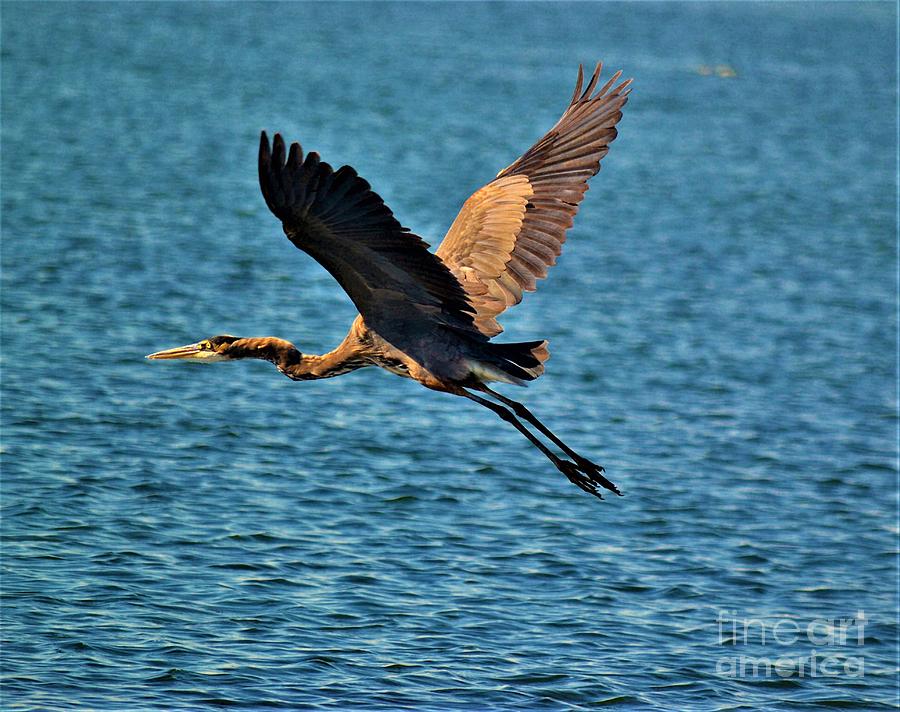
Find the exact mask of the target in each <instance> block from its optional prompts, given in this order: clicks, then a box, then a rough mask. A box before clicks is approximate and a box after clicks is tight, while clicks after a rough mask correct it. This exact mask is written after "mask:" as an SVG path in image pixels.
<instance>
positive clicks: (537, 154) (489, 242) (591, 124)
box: [437, 64, 631, 336]
mask: <svg viewBox="0 0 900 712" xmlns="http://www.w3.org/2000/svg"><path fill="white" fill-rule="evenodd" d="M601 67H602V65H601V64H598V65H597V68H596V70H595V71H594V74H593V76H592V77H591V80H590V82H589V83H588V85H587V87H586V88H585V89H584V91H582V84H583V82H584V71H583V69H582V67H580V66H579V68H578V83H577V84H576V86H575V93H574V94H573V96H572V101H571V102H570V103H569V106H568V108H567V109H566V111H565V113H564V114H563V115H562V117H561V118H560V120H559V121H557V122H556V125H555V126H554V127H553V128H552V129H550V131H548V132H547V134H546V135H545V136H544V137H543V138H541V140H540V141H538V142H537V143H536V144H535V145H534V146H532V147H531V148H530V149H529V150H528V151H527V152H526V153H525V154H524V155H523V156H522V157H521V158H519V159H518V160H517V161H516V162H515V163H513V164H512V165H511V166H509V167H508V168H505V169H504V170H502V171H500V173H499V174H498V175H497V177H496V178H495V179H494V180H493V181H491V182H490V183H488V184H487V185H485V186H484V187H483V188H481V189H480V190H478V191H477V192H476V193H474V194H473V195H472V196H471V197H470V198H469V199H468V200H467V201H466V202H465V204H464V205H463V207H462V209H461V210H460V212H459V215H458V216H457V217H456V220H455V221H454V222H453V225H451V227H450V230H449V232H448V233H447V235H446V237H445V238H444V240H443V242H441V244H440V246H439V247H438V249H437V254H438V256H439V257H441V259H442V260H443V261H444V263H445V264H446V265H447V266H448V267H449V268H450V270H451V271H452V272H453V274H454V275H456V277H457V279H458V280H459V281H460V283H461V284H462V285H463V287H464V288H465V290H466V292H467V293H468V295H469V300H470V301H471V303H472V305H473V306H474V307H475V309H476V316H475V323H476V325H477V327H478V329H479V330H480V331H481V332H482V333H483V334H485V335H486V336H494V335H496V334H499V333H500V332H501V331H502V330H503V329H502V327H501V326H500V324H498V323H497V320H496V317H497V316H498V315H499V314H500V313H501V312H503V311H504V310H505V309H507V308H508V307H510V306H513V305H514V304H518V303H519V302H520V301H522V292H523V290H525V291H533V290H534V289H535V286H536V285H535V280H537V279H543V278H544V277H546V276H547V269H548V268H549V267H551V266H552V265H553V264H555V262H556V257H557V256H558V255H559V253H560V251H561V250H562V244H563V242H564V241H565V239H566V230H567V229H568V228H570V227H571V226H572V222H573V219H574V217H575V213H576V212H578V204H579V203H580V202H581V199H582V198H583V197H584V193H585V192H586V191H587V189H588V185H587V182H588V179H589V178H590V177H591V176H593V175H595V174H596V173H597V171H599V170H600V159H601V158H603V156H605V155H606V153H607V152H608V151H609V144H610V143H611V142H612V140H613V139H614V138H615V137H616V123H617V122H618V121H619V119H620V118H622V107H623V106H624V105H625V102H626V101H627V97H628V94H629V92H630V91H631V90H630V89H628V85H629V84H631V80H630V79H629V80H627V81H623V82H621V83H620V84H618V85H616V82H618V80H619V78H620V77H621V75H622V73H621V72H617V73H616V74H615V75H613V77H612V78H611V79H610V80H609V81H608V82H607V83H606V84H605V85H604V86H603V87H602V88H601V89H600V90H599V91H597V92H596V93H594V89H595V88H596V86H597V83H598V81H599V79H600V70H601Z"/></svg>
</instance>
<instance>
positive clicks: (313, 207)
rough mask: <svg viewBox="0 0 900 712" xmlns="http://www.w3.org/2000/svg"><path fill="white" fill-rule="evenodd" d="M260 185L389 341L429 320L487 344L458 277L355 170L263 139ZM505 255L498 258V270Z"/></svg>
mask: <svg viewBox="0 0 900 712" xmlns="http://www.w3.org/2000/svg"><path fill="white" fill-rule="evenodd" d="M259 183H260V188H261V189H262V193H263V197H264V198H265V200H266V204H267V205H268V206H269V209H270V210H271V211H272V212H273V213H274V214H275V216H276V217H278V218H279V219H280V220H281V221H282V225H283V227H284V232H285V234H286V235H287V236H288V239H290V241H291V242H292V243H294V245H296V246H297V247H298V248H300V249H301V250H303V251H304V252H306V253H308V254H309V255H310V256H311V257H313V258H314V259H315V260H316V261H318V262H319V263H320V264H321V265H322V266H323V267H325V269H327V270H328V271H329V272H330V273H331V274H332V276H334V278H335V279H336V280H337V281H338V283H340V285H341V286H342V287H343V288H344V291H346V292H347V294H348V295H349V296H350V299H351V300H353V303H354V304H355V305H356V308H357V309H358V310H359V312H360V314H362V317H363V319H364V320H365V321H366V323H367V324H369V326H371V327H373V328H376V329H377V330H378V331H379V333H381V334H382V335H383V336H384V337H385V338H388V339H389V340H390V339H391V338H393V340H394V342H398V345H401V343H402V341H403V339H404V337H405V336H406V334H405V333H404V329H406V330H409V329H412V328H413V325H412V324H411V323H410V320H414V319H416V318H417V317H421V318H422V319H427V320H430V321H431V322H432V323H435V324H441V325H445V326H448V327H452V328H453V329H456V330H458V331H463V332H467V333H471V334H472V336H473V337H474V338H476V339H478V340H486V337H485V336H484V335H483V334H482V333H481V332H479V331H478V330H477V329H476V327H475V324H474V320H473V313H474V311H475V310H474V307H473V305H472V304H471V303H470V301H469V299H470V297H469V296H468V293H467V291H466V290H465V289H464V288H463V286H462V285H461V284H460V282H459V280H458V279H457V277H455V276H454V275H453V274H452V273H451V272H450V270H449V269H448V268H447V266H446V265H445V264H444V263H443V262H442V261H441V259H440V258H439V257H437V256H436V255H434V254H432V253H431V252H429V251H428V245H427V244H426V243H425V242H424V241H423V240H422V239H421V238H420V237H418V236H417V235H414V234H413V233H411V232H410V231H409V230H408V229H407V228H405V227H403V226H402V225H401V224H400V223H399V222H398V221H397V219H396V218H395V217H394V214H393V213H392V212H391V210H390V208H388V207H387V206H386V205H385V204H384V201H383V200H382V199H381V198H380V197H379V196H378V195H377V194H376V193H375V192H373V191H372V189H371V187H370V185H369V183H368V182H367V181H365V180H364V179H363V178H360V177H359V176H358V175H357V173H356V171H355V170H353V169H352V168H351V167H349V166H343V167H342V168H339V169H338V170H336V171H335V170H333V169H332V168H331V166H330V165H328V164H327V163H325V162H323V161H322V160H321V159H320V158H319V155H318V154H317V153H314V152H312V153H308V154H307V155H306V156H305V158H304V156H303V151H302V149H301V148H300V145H299V144H297V143H294V144H292V145H291V148H290V153H289V154H288V155H287V156H285V144H284V140H283V139H282V138H281V136H280V135H279V134H275V138H274V140H273V142H272V147H271V150H270V147H269V139H268V137H267V136H266V134H265V132H263V133H262V136H261V137H260V147H259ZM504 254H505V253H504V252H502V251H501V252H500V253H498V254H497V255H494V256H493V258H491V259H493V260H494V261H495V262H496V264H497V265H498V267H497V269H500V268H501V267H502V262H503V255H504ZM479 259H480V260H481V261H483V260H485V259H487V258H484V257H479ZM476 291H477V290H476ZM419 323H420V324H422V323H423V322H419Z"/></svg>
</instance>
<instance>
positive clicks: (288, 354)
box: [228, 336, 369, 381]
mask: <svg viewBox="0 0 900 712" xmlns="http://www.w3.org/2000/svg"><path fill="white" fill-rule="evenodd" d="M228 356H229V357H230V358H233V359H244V358H256V359H261V360H263V361H268V362H269V363H272V364H275V366H276V368H278V370H279V371H281V372H282V373H283V374H284V375H285V376H287V377H288V378H290V379H293V380H295V381H312V380H316V379H319V378H333V377H334V376H340V375H342V374H344V373H349V372H350V371H355V370H356V369H357V368H362V367H363V366H367V365H369V364H368V362H367V361H364V360H362V359H361V358H359V356H358V354H355V353H353V352H352V351H351V350H350V349H348V348H346V347H345V345H344V344H341V345H340V346H338V347H337V348H336V349H334V350H333V351H329V352H328V353H327V354H321V355H319V354H304V353H301V352H300V350H299V349H297V347H296V346H294V345H293V344H292V343H291V342H290V341H285V340H284V339H278V338H275V337H274V336H262V337H254V338H249V339H238V340H237V341H235V342H234V343H232V344H231V346H230V348H229V349H228Z"/></svg>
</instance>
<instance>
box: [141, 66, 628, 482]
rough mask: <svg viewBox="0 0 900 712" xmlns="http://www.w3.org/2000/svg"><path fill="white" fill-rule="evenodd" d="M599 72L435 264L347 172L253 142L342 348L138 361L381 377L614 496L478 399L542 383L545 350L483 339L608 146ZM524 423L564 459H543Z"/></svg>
mask: <svg viewBox="0 0 900 712" xmlns="http://www.w3.org/2000/svg"><path fill="white" fill-rule="evenodd" d="M601 67H602V64H598V65H597V68H596V69H595V71H594V74H593V76H592V77H591V80H590V81H589V82H588V85H587V87H585V88H584V90H583V91H582V85H583V82H584V72H583V69H582V67H580V66H579V68H578V81H577V84H576V86H575V92H574V94H573V95H572V100H571V101H570V102H569V105H568V107H567V108H566V110H565V112H564V113H563V115H562V117H561V118H560V120H559V121H557V122H556V124H555V125H554V126H553V128H551V129H550V131H548V132H547V134H546V135H545V136H543V138H541V139H540V140H539V141H538V142H537V143H536V144H534V146H532V147H531V148H530V149H528V151H526V152H525V154H524V155H523V156H522V157H521V158H519V159H518V160H517V161H515V163H513V164H512V165H511V166H509V167H508V168H504V169H503V170H502V171H500V173H498V174H497V177H496V178H494V180H492V181H491V182H490V183H488V184H487V185H485V186H484V187H482V188H481V189H480V190H478V191H476V192H475V193H474V194H473V195H472V196H471V197H470V198H469V199H468V200H467V201H466V202H465V203H464V204H463V206H462V209H461V210H460V212H459V215H457V217H456V220H454V222H453V224H452V225H451V226H450V230H449V232H448V233H447V235H446V237H445V238H444V240H443V242H442V243H441V245H440V247H438V249H437V252H436V253H431V252H429V251H428V245H427V244H426V243H425V242H423V241H422V239H421V238H419V237H418V236H417V235H414V234H413V233H411V232H410V231H409V229H408V228H405V227H403V226H401V225H400V223H399V222H398V221H397V219H396V218H395V217H394V215H393V213H392V212H391V210H390V209H389V208H388V207H387V206H386V205H385V204H384V202H383V201H382V199H381V198H380V197H379V196H378V195H377V194H375V193H374V192H373V191H372V190H371V188H370V186H369V183H368V182H366V181H365V180H364V179H362V178H360V177H359V176H358V175H357V173H356V171H355V170H353V169H352V168H351V167H350V166H343V167H342V168H339V169H338V170H336V171H335V170H333V169H332V168H331V166H330V165H328V164H327V163H324V162H323V161H321V160H320V159H319V155H318V154H317V153H309V154H307V155H306V158H305V159H304V156H303V152H302V150H301V148H300V145H299V144H297V143H294V144H292V145H291V148H290V152H289V154H288V155H287V156H285V145H284V141H283V140H282V138H281V136H280V135H279V134H275V139H274V141H273V144H272V148H271V151H270V148H269V139H268V137H267V136H266V133H265V132H263V133H262V136H261V139H260V146H259V183H260V187H261V188H262V193H263V196H264V197H265V200H266V204H267V205H268V206H269V209H270V210H271V211H272V212H273V213H274V214H275V216H276V217H278V218H279V219H280V220H281V222H282V226H283V228H284V232H285V234H286V235H287V237H288V239H289V240H290V241H291V242H293V243H294V245H296V246H297V247H299V248H300V249H301V250H303V251H304V252H306V253H308V254H309V255H310V256H312V257H313V258H314V259H315V260H317V261H318V262H319V263H320V264H321V265H322V266H323V267H325V269H327V270H328V271H329V272H330V273H331V275H332V276H333V277H334V278H335V279H336V280H337V281H338V283H339V284H340V285H341V287H343V288H344V291H346V292H347V294H348V295H349V296H350V299H351V300H352V301H353V304H354V305H355V306H356V308H357V309H358V310H359V316H357V317H356V319H355V321H354V322H353V324H352V326H351V327H350V332H349V333H348V334H347V336H346V338H345V339H344V340H343V341H342V342H341V343H340V345H339V346H338V347H337V348H336V349H334V350H333V351H329V352H328V353H327V354H324V355H321V356H318V355H312V354H304V353H301V352H300V351H299V350H298V349H297V348H296V347H295V346H294V345H293V344H291V343H290V342H288V341H284V340H283V339H278V338H274V337H268V336H267V337H260V338H238V337H236V336H227V335H223V336H214V337H212V338H209V339H205V340H203V341H199V342H197V343H195V344H189V345H187V346H180V347H178V348H174V349H169V350H167V351H159V352H157V353H154V354H150V355H149V356H148V357H147V358H151V359H194V360H200V361H204V362H206V363H210V362H213V361H231V360H235V359H244V358H255V359H263V360H265V361H269V362H271V363H273V364H274V365H275V366H276V367H277V368H278V370H279V371H281V373H283V374H284V375H285V376H287V377H288V378H291V379H293V380H295V381H304V380H310V379H317V378H331V377H332V376H340V375H342V374H344V373H349V372H350V371H354V370H356V369H358V368H362V367H364V366H381V367H382V368H384V369H387V370H388V371H390V372H391V373H395V374H397V375H399V376H404V377H406V378H411V379H413V380H415V381H418V382H419V383H421V384H422V385H423V386H425V387H427V388H431V389H433V390H436V391H442V392H444V393H452V394H453V395H457V396H463V397H465V398H468V399H469V400H472V401H475V402H476V403H478V404H480V405H483V406H484V407H486V408H490V409H491V410H492V411H494V412H495V413H496V414H497V415H499V416H500V417H501V418H502V419H503V420H505V421H506V422H508V423H510V424H512V425H513V426H515V427H516V428H517V429H518V430H519V432H521V433H522V434H523V435H524V436H525V437H526V438H528V440H529V441H531V443H532V444H533V445H534V446H535V447H536V448H538V449H539V450H540V451H541V452H542V453H543V454H544V455H545V456H546V457H547V458H548V459H549V460H550V461H551V462H552V463H553V464H554V465H555V466H556V467H557V468H558V469H559V470H560V471H561V472H562V473H563V474H565V475H566V477H568V478H569V480H571V481H572V482H573V483H575V484H576V485H578V486H579V487H580V488H581V489H583V490H584V491H586V492H589V493H590V494H592V495H595V496H596V497H600V498H601V499H602V497H601V495H600V492H599V491H598V487H605V488H606V489H608V490H610V491H612V492H615V493H616V494H621V493H620V492H619V490H618V489H617V488H616V486H615V485H614V484H613V483H612V482H610V481H609V480H608V479H606V477H604V476H603V472H604V470H603V468H602V467H601V466H600V465H597V464H595V463H593V462H591V461H590V460H588V459H587V458H585V457H582V456H581V455H579V454H578V453H576V452H575V451H574V450H572V449H571V448H570V447H569V446H568V445H566V444H565V443H564V442H563V441H562V440H560V439H559V438H558V437H557V436H556V435H554V434H553V433H552V432H551V431H550V429H549V428H547V427H546V426H545V425H544V424H543V423H541V421H539V420H538V419H537V418H536V417H535V416H534V415H533V414H532V413H531V412H530V411H529V410H528V409H527V408H526V407H525V406H524V405H522V404H521V403H518V402H516V401H514V400H510V399H509V398H507V397H505V396H503V395H501V394H499V393H497V392H495V391H493V390H492V389H490V388H489V387H488V386H487V383H488V382H491V381H499V382H502V383H513V384H518V385H524V382H525V381H531V380H534V379H535V378H537V377H538V376H540V375H541V374H542V373H543V371H544V361H546V359H547V358H548V356H549V352H548V351H547V342H546V341H526V342H523V343H507V344H498V343H493V342H492V341H491V338H492V337H494V336H496V335H497V334H499V333H500V332H501V331H502V329H501V327H500V325H499V324H498V323H497V317H498V316H499V315H500V314H501V313H502V312H503V311H504V310H505V309H507V308H508V307H510V306H513V305H515V304H518V303H519V302H520V301H521V300H522V292H523V291H533V290H534V289H535V280H537V279H542V278H544V277H546V275H547V268H548V267H550V266H552V265H553V264H554V263H555V262H556V257H557V255H559V253H560V251H561V249H562V244H563V242H564V241H565V235H566V230H567V229H568V228H569V227H571V225H572V221H573V218H574V216H575V213H576V212H577V211H578V204H579V203H580V202H581V199H582V198H583V197H584V193H585V191H587V189H588V185H587V182H588V179H589V178H591V176H593V175H595V174H596V173H597V171H598V170H600V159H601V158H603V156H605V155H606V153H607V151H608V150H609V144H610V143H611V142H612V140H613V139H614V138H615V137H616V128H615V127H616V123H617V122H618V121H619V119H620V118H621V117H622V111H621V110H622V107H623V106H624V105H625V102H626V101H627V96H628V94H629V92H630V91H631V90H630V89H629V88H628V85H629V84H630V83H631V80H630V79H629V80H627V81H623V82H621V83H619V84H617V82H618V81H619V79H620V78H621V75H622V73H621V72H617V73H616V74H615V75H614V76H613V77H612V78H611V79H610V80H609V81H608V82H606V84H604V85H603V87H601V88H600V90H599V91H597V92H596V93H595V92H594V90H595V89H596V87H597V84H598V81H599V79H600V70H601ZM479 393H480V394H482V395H478V394H479ZM484 396H488V397H487V398H486V397H484ZM489 398H492V399H493V400H490V399H489ZM495 401H496V402H495ZM522 421H525V422H527V423H529V424H530V425H532V426H533V427H534V428H536V429H537V430H538V431H539V432H540V433H542V434H543V435H544V436H545V437H546V438H548V439H549V440H550V441H551V442H552V443H553V444H555V445H556V446H557V447H558V448H559V449H560V450H561V451H562V452H563V453H564V454H565V455H566V456H568V457H569V458H571V459H565V458H564V457H560V456H559V455H557V454H556V453H555V452H553V451H552V450H551V449H550V448H548V447H547V445H546V444H545V443H544V442H542V441H541V439H540V438H538V437H537V436H536V435H535V434H534V433H533V432H531V430H529V429H528V428H527V427H526V425H525V424H524V423H523V422H522Z"/></svg>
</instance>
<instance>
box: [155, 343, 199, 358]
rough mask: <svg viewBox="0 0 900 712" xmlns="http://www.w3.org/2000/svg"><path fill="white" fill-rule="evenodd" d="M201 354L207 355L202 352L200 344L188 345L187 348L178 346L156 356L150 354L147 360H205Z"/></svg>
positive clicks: (158, 352) (159, 352) (157, 353)
mask: <svg viewBox="0 0 900 712" xmlns="http://www.w3.org/2000/svg"><path fill="white" fill-rule="evenodd" d="M201 353H207V352H203V351H201V350H200V344H199V343H197V344H188V345H187V346H177V347H176V348H174V349H166V350H165V351H157V352H156V353H154V354H148V355H147V358H152V359H165V358H203V356H200V355H199V354H201Z"/></svg>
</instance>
